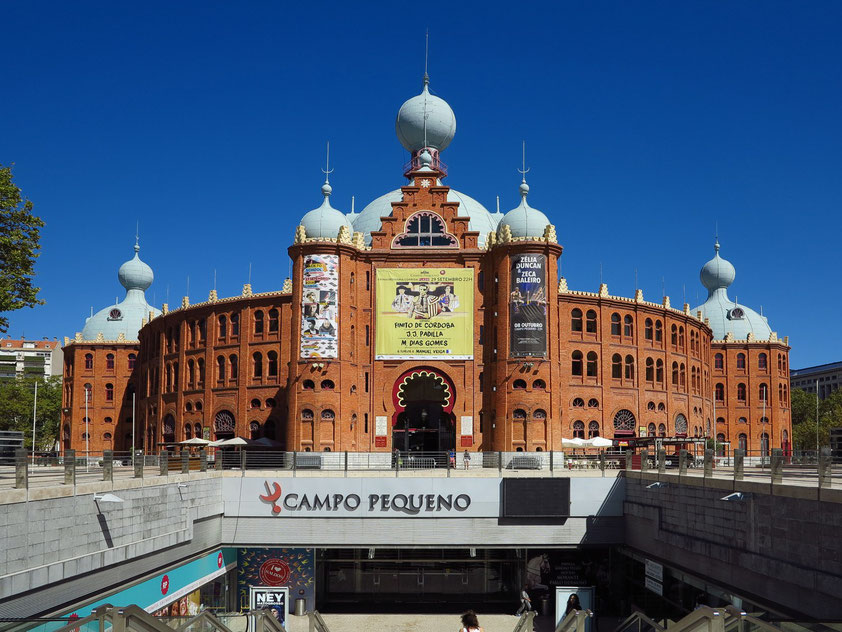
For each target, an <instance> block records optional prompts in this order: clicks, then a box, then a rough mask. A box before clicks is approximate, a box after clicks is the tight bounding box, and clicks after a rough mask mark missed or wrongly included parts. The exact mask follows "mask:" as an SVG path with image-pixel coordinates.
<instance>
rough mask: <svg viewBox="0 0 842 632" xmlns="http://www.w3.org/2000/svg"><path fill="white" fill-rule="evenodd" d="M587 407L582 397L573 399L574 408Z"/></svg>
mask: <svg viewBox="0 0 842 632" xmlns="http://www.w3.org/2000/svg"><path fill="white" fill-rule="evenodd" d="M584 407H585V400H584V399H582V398H581V397H574V398H573V408H584Z"/></svg>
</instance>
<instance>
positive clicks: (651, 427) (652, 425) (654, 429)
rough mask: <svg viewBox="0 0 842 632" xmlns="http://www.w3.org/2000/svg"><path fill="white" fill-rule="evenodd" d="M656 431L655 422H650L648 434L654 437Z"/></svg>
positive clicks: (647, 429) (647, 428) (647, 427)
mask: <svg viewBox="0 0 842 632" xmlns="http://www.w3.org/2000/svg"><path fill="white" fill-rule="evenodd" d="M656 431H657V430H656V428H655V424H654V423H653V422H649V425H648V426H646V436H647V437H654V436H655V432H656Z"/></svg>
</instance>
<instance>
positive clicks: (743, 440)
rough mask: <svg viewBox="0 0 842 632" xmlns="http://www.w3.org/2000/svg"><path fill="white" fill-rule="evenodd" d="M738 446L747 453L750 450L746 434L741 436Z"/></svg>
mask: <svg viewBox="0 0 842 632" xmlns="http://www.w3.org/2000/svg"><path fill="white" fill-rule="evenodd" d="M737 445H738V446H739V449H740V450H742V451H743V452H745V451H746V450H747V449H748V437H747V436H746V435H745V434H742V433H741V434H740V436H739V437H738V438H737Z"/></svg>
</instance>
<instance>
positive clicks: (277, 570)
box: [258, 557, 289, 586]
mask: <svg viewBox="0 0 842 632" xmlns="http://www.w3.org/2000/svg"><path fill="white" fill-rule="evenodd" d="M258 573H259V574H260V581H262V582H263V584H264V585H266V586H283V585H284V584H286V583H287V582H288V581H289V565H288V564H287V563H286V562H284V561H283V560H279V559H277V558H274V557H273V558H270V559H268V560H266V561H265V562H263V564H261V565H260V571H258Z"/></svg>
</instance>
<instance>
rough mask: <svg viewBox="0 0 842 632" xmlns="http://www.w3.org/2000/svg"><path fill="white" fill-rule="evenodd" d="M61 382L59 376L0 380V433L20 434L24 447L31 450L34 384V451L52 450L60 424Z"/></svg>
mask: <svg viewBox="0 0 842 632" xmlns="http://www.w3.org/2000/svg"><path fill="white" fill-rule="evenodd" d="M61 381H62V380H61V376H53V377H48V378H31V377H18V378H15V379H7V380H0V430H19V431H21V432H23V436H24V437H25V438H26V439H25V445H26V446H27V447H29V448H31V447H32V407H33V400H34V398H35V383H36V382H38V403H37V407H36V415H35V449H36V450H52V448H53V446H54V445H55V442H56V440H57V439H58V438H59V426H60V425H61Z"/></svg>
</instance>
